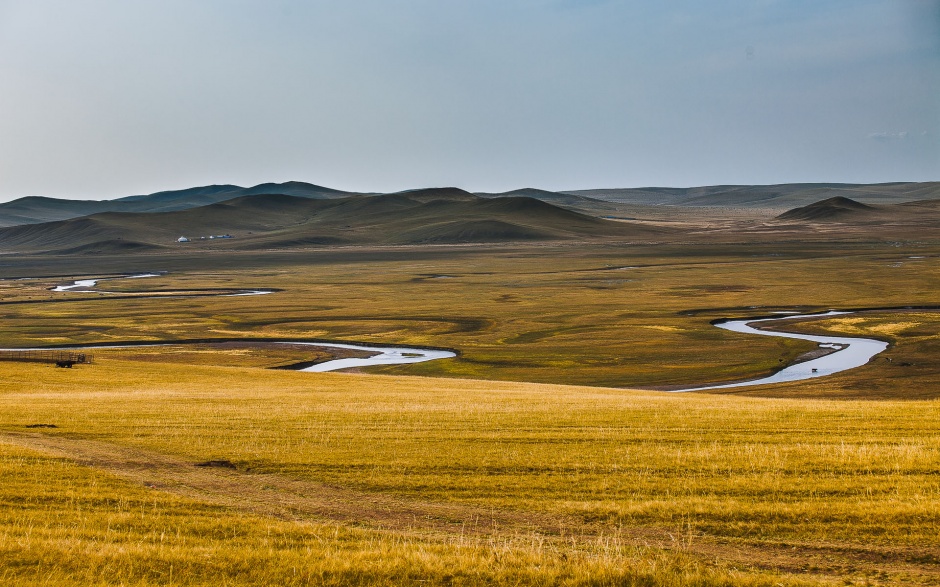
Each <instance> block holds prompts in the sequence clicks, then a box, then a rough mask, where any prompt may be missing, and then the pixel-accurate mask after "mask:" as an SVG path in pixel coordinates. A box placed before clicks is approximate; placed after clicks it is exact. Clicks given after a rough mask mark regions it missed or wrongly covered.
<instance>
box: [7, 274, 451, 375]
mask: <svg viewBox="0 0 940 587" xmlns="http://www.w3.org/2000/svg"><path fill="white" fill-rule="evenodd" d="M161 275H163V274H162V273H141V274H138V275H123V276H118V277H96V278H94V279H79V280H76V281H75V282H74V283H72V284H71V285H60V286H57V287H54V288H52V291H56V292H76V293H77V292H85V293H87V292H94V293H113V292H108V291H102V290H96V289H91V288H93V287H95V286H96V285H98V282H99V281H105V280H111V279H140V278H144V277H160V276H161ZM270 293H274V290H267V289H246V290H239V291H237V292H236V293H226V294H217V295H218V297H240V296H260V295H265V294H270ZM200 295H204V294H200ZM185 296H186V294H180V295H177V296H173V297H185ZM161 297H169V296H161ZM244 342H266V341H259V340H258V339H250V338H246V339H244ZM171 344H173V343H152V344H148V343H144V344H133V345H128V344H123V345H121V344H118V345H89V346H84V347H74V346H71V347H45V348H43V349H0V350H2V351H13V350H26V351H28V350H93V349H118V348H134V347H154V346H169V345H171ZM274 344H294V345H305V346H313V347H320V348H337V349H348V350H355V351H365V352H374V353H376V354H375V355H373V356H371V357H360V358H348V359H334V360H332V361H325V362H323V363H318V364H316V365H311V366H309V367H304V368H300V369H298V371H306V372H315V373H324V372H327V371H337V370H339V369H352V368H355V367H371V366H375V365H408V364H411V363H423V362H425V361H434V360H437V359H450V358H453V357H456V356H457V354H456V353H454V352H451V351H444V350H436V349H415V348H409V347H375V346H363V345H355V344H346V343H330V342H307V341H291V342H286V341H278V342H275V343H274Z"/></svg>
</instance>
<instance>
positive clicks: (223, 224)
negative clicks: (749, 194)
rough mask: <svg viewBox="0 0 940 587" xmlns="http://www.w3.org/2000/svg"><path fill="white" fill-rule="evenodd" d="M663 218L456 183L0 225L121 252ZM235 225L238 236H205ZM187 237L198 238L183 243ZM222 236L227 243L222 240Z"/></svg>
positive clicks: (11, 241) (77, 246) (564, 235)
mask: <svg viewBox="0 0 940 587" xmlns="http://www.w3.org/2000/svg"><path fill="white" fill-rule="evenodd" d="M666 232H668V231H667V230H665V229H662V228H657V227H647V226H642V225H631V224H626V223H618V222H612V221H607V220H602V219H599V218H595V217H592V216H587V215H584V214H580V213H577V212H573V211H571V210H566V209H564V208H560V207H557V206H553V205H551V204H548V203H546V202H542V201H540V200H536V199H534V198H527V197H506V198H497V199H487V198H480V197H479V196H475V195H473V194H471V193H469V192H465V191H463V190H459V189H457V188H442V189H427V190H416V191H412V192H403V193H397V194H386V195H379V196H351V197H346V198H336V199H313V198H309V197H297V196H290V195H283V194H259V195H249V196H242V197H239V198H235V199H231V200H226V201H223V202H217V203H214V204H210V205H207V206H201V207H198V208H190V209H186V210H176V211H170V212H148V213H141V212H103V213H99V214H93V215H90V216H85V217H81V218H73V219H69V220H63V221H55V222H47V223H42V224H29V225H22V226H13V227H7V228H2V229H0V247H2V249H3V250H5V251H19V252H53V253H57V254H67V253H82V252H114V251H120V250H124V249H127V250H134V251H137V250H157V249H160V248H163V247H191V248H199V247H201V246H210V245H209V242H210V241H211V246H221V247H231V248H247V249H254V248H282V247H297V246H309V245H333V244H422V243H478V242H506V241H539V240H559V239H562V240H563V239H598V238H619V239H630V238H641V239H642V238H650V237H654V236H657V235H661V234H664V233H666ZM223 234H231V235H233V236H235V237H236V238H233V239H206V240H202V239H200V237H208V236H218V235H223ZM180 236H187V237H188V238H190V239H192V240H193V241H194V242H190V243H185V244H178V243H176V239H177V238H178V237H180ZM223 240H224V242H223Z"/></svg>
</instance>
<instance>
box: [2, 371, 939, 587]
mask: <svg viewBox="0 0 940 587" xmlns="http://www.w3.org/2000/svg"><path fill="white" fill-rule="evenodd" d="M0 376H2V377H3V381H4V386H3V391H2V392H0V429H2V430H4V431H5V434H4V445H5V447H6V448H4V449H3V454H4V455H5V457H4V463H5V465H4V466H5V467H7V468H8V471H10V474H9V475H7V474H5V475H4V479H7V480H9V481H5V482H4V483H3V485H2V491H3V492H4V494H3V499H4V501H5V502H6V503H8V504H10V505H14V506H15V508H14V509H15V511H17V512H18V513H17V514H16V516H19V518H16V516H14V518H15V519H11V518H7V520H6V521H5V522H4V523H3V524H4V525H3V527H2V528H0V533H2V534H0V535H2V536H4V539H3V540H4V544H6V545H7V546H6V547H4V548H5V549H6V552H7V553H10V556H9V557H7V558H6V560H7V561H10V562H8V564H7V565H6V570H5V572H6V573H7V575H6V577H7V578H9V579H10V580H11V582H12V580H13V579H14V578H18V579H17V580H21V581H23V582H26V583H28V582H29V581H36V580H38V579H41V578H44V577H47V576H55V575H54V572H59V571H61V574H60V578H61V579H62V582H65V583H67V582H68V580H71V581H73V582H77V583H81V582H82V580H80V579H76V577H81V576H84V575H82V574H81V573H83V572H85V571H84V569H85V568H86V567H85V566H83V563H82V562H81V561H82V560H84V558H83V557H85V556H87V553H88V552H94V553H95V555H94V557H92V558H93V560H94V561H97V562H95V563H94V565H99V566H98V567H95V566H94V565H92V566H90V567H88V568H99V569H110V568H115V569H120V572H121V573H124V575H121V576H122V577H125V578H126V581H125V582H126V583H128V584H131V583H135V582H137V583H139V584H146V583H147V582H148V581H150V582H159V581H160V579H159V578H160V577H163V578H164V579H165V578H166V576H167V575H166V574H165V573H167V572H168V567H169V566H173V567H174V568H176V569H178V570H180V572H181V574H178V575H174V577H175V578H174V583H179V584H186V583H190V584H200V582H203V583H206V584H208V583H211V582H212V581H220V580H221V578H224V580H226V581H229V582H230V583H231V584H251V583H252V582H253V581H254V582H255V583H257V582H261V583H263V582H266V581H267V582H276V583H285V584H289V583H290V581H291V580H292V579H291V576H290V574H289V573H288V572H287V571H286V570H285V569H287V568H295V569H299V570H298V572H299V573H300V575H299V576H301V577H304V578H305V579H306V580H308V581H312V582H313V583H316V582H317V581H319V580H320V579H319V578H317V577H323V576H324V575H323V573H327V575H328V576H329V580H324V581H323V582H327V583H329V582H330V581H333V582H334V583H337V584H339V583H342V582H347V583H348V582H352V583H364V584H370V583H376V584H378V583H382V582H388V581H393V582H402V583H418V582H419V581H424V580H427V581H430V582H431V583H436V584H450V583H456V584H488V583H493V584H496V583H505V582H511V583H512V582H515V583H522V584H530V583H536V584H538V583H542V584H545V583H558V584H587V585H604V584H627V585H630V584H639V585H645V584H650V585H652V584H673V585H751V584H754V585H757V584H767V585H773V584H776V583H783V584H790V583H791V582H793V581H796V582H806V583H814V584H815V583H818V582H826V581H828V580H836V579H838V580H839V581H842V580H847V581H849V582H852V581H856V582H859V583H860V584H866V582H869V583H879V582H885V583H895V584H898V583H905V582H920V583H924V584H929V583H931V582H934V581H937V580H938V579H940V574H938V571H940V569H938V562H940V558H938V556H937V555H938V552H940V550H938V547H940V544H938V542H940V540H938V536H940V481H938V479H937V474H936V462H937V457H938V454H940V435H938V434H937V432H936V431H937V430H938V429H940V410H938V409H937V408H938V405H937V402H936V401H926V402H911V401H908V402H873V401H867V402H847V401H840V402H831V401H821V400H803V401H790V400H766V399H746V398H740V397H723V396H702V395H699V396H694V395H680V396H677V395H666V394H661V393H655V392H630V391H621V390H612V389H603V388H577V387H564V386H546V385H534V384H522V383H499V382H486V381H460V380H441V379H426V378H407V377H385V376H367V375H338V374H307V373H291V372H272V371H265V370H258V369H244V368H226V367H184V366H178V365H173V366H160V365H152V364H141V363H132V362H121V361H103V362H101V363H100V364H98V365H94V366H90V367H81V368H77V369H74V370H71V371H68V370H63V369H58V370H57V369H54V368H52V367H45V366H30V365H15V364H0ZM30 424H55V425H56V426H57V428H50V429H39V430H32V429H27V428H25V426H27V425H30ZM33 434H40V435H41V436H39V439H40V440H36V439H35V438H33V437H31V436H30V435H33ZM31 438H32V439H31ZM43 438H52V440H50V441H48V442H45V443H44V442H42V441H41V439H43ZM24 451H28V452H24ZM32 451H39V452H38V453H36V452H32ZM42 454H49V455H60V457H57V458H50V457H47V456H40V455H42ZM61 455H71V458H73V459H76V460H77V461H78V462H84V463H87V465H88V466H90V467H91V469H90V470H89V469H85V468H76V467H75V466H74V465H71V464H68V460H66V461H63V460H62V457H61ZM122 455H123V456H122ZM213 459H214V460H223V459H225V460H230V461H231V462H232V463H234V464H235V465H236V466H237V470H234V471H232V470H228V469H211V470H205V469H199V471H198V475H202V476H205V477H199V476H191V475H196V474H193V473H186V475H182V474H174V473H173V471H174V470H175V469H173V467H183V469H180V470H182V471H190V469H189V467H191V466H192V465H193V464H195V463H197V462H202V461H207V460H213ZM11 463H12V464H11ZM9 467H13V469H9ZM17 467H19V468H18V469H17ZM192 470H195V468H193V469H192ZM53 471H60V472H56V473H52V472H53ZM167 471H169V473H168V472H167ZM206 471H208V472H206ZM111 475H116V476H118V477H123V479H124V481H118V480H116V479H115V478H114V477H112V476H111ZM148 475H149V476H148ZM213 475H216V476H217V477H213ZM73 477H74V478H75V479H76V480H74V481H73V480H69V479H72V478H73ZM14 479H15V480H16V481H13V480H14ZM47 479H56V481H54V482H45V483H43V482H40V480H47ZM78 479H81V480H78ZM173 479H176V481H173ZM20 480H23V481H22V482H21V481H20ZM147 485H154V486H155V488H153V489H150V488H148V487H147ZM70 488H71V489H70ZM298 488H302V489H298ZM324 493H325V494H324ZM174 495H175V496H177V497H173V496H174ZM292 500H293V501H292ZM122 504H123V505H122ZM141 504H145V505H141ZM272 504H273V505H272ZM278 504H281V505H278ZM284 504H287V505H284ZM282 506H283V507H282ZM141 508H143V509H141ZM279 508H280V509H279ZM285 508H286V509H285ZM9 511H13V510H9ZM285 511H286V512H287V514H285ZM151 512H155V514H154V515H151ZM115 516H116V517H115ZM122 516H123V517H122ZM285 517H286V518H289V520H284V519H283V518H285ZM17 520H20V521H17ZM24 520H29V521H28V522H27V521H24ZM82 520H84V521H82ZM117 520H124V525H120V524H117V523H116V521H117ZM480 520H484V523H480ZM205 525H208V526H209V527H211V528H212V529H211V530H210V529H207V528H206V527H205ZM355 526H357V528H353V527H355ZM115 528H120V530H116V529H115ZM337 528H339V529H337ZM158 529H159V532H160V533H162V534H163V536H164V539H166V536H167V535H170V536H174V537H175V538H174V539H173V540H174V542H173V546H172V548H171V547H164V546H160V544H159V542H158V540H157V539H156V537H157V530H158ZM337 532H338V533H337ZM331 533H334V534H335V536H334V534H331ZM266 536H267V537H269V538H265V537H266ZM270 536H275V538H270ZM324 536H326V538H325V537H324ZM331 536H333V537H331ZM311 537H316V538H311ZM314 540H315V541H316V544H315V545H314V544H313V542H314ZM128 543H132V544H133V547H131V546H130V545H129V544H128ZM258 545H261V546H260V547H259V546H258ZM14 546H15V548H14ZM161 549H162V550H161ZM205 552H209V553H211V557H210V558H211V560H213V561H216V563H214V564H213V565H212V566H210V567H209V568H208V570H206V569H203V570H199V569H200V568H202V567H200V564H201V563H200V561H201V560H202V559H201V558H200V557H202V556H204V553H205ZM160 553H163V554H160ZM151 557H156V559H155V560H154V562H152V563H151V562H147V561H149V560H150V559H151ZM218 561H225V562H224V563H218ZM229 564H230V565H232V568H235V569H239V571H238V573H236V572H234V571H228V570H224V569H223V568H228V567H227V566H226V565H229ZM732 568H737V569H738V570H736V571H735V570H732ZM57 569H58V570H57ZM337 569H342V572H339V571H338V570H337ZM240 573H243V575H240ZM777 573H782V574H777ZM2 576H3V575H2V574H0V577H2ZM69 577H71V579H69ZM297 584H303V583H302V582H297ZM423 584H426V583H423Z"/></svg>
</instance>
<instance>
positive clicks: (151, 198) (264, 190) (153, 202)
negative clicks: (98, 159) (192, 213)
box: [0, 181, 353, 226]
mask: <svg viewBox="0 0 940 587" xmlns="http://www.w3.org/2000/svg"><path fill="white" fill-rule="evenodd" d="M258 194H283V195H289V196H297V197H303V198H315V199H321V198H322V199H327V198H342V197H347V196H350V195H353V194H351V193H348V192H343V191H340V190H334V189H332V188H327V187H323V186H318V185H314V184H310V183H304V182H299V181H289V182H285V183H263V184H260V185H256V186H254V187H250V188H243V187H240V186H237V185H211V186H201V187H194V188H188V189H184V190H172V191H165V192H157V193H154V194H148V195H141V196H126V197H123V198H117V199H115V200H66V199H58V198H46V197H42V196H27V197H25V198H19V199H17V200H13V201H12V202H6V203H3V204H0V226H16V225H20V224H38V223H42V222H49V221H54V220H68V219H70V218H78V217H81V216H88V215H90V214H98V213H101V212H171V211H174V210H186V209H189V208H197V207H199V206H207V205H209V204H214V203H216V202H223V201H226V200H231V199H234V198H239V197H242V196H250V195H258Z"/></svg>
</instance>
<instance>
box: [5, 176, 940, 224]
mask: <svg viewBox="0 0 940 587" xmlns="http://www.w3.org/2000/svg"><path fill="white" fill-rule="evenodd" d="M428 189H432V190H434V189H442V188H428ZM453 189H457V188H453ZM422 191H427V190H421V189H419V190H408V191H405V192H399V193H401V194H412V197H413V198H415V197H420V196H419V193H420V192H422ZM460 191H463V190H460ZM464 193H467V192H464ZM258 194H279V195H289V196H297V197H303V198H313V199H336V198H345V197H348V196H351V195H365V194H357V193H352V192H344V191H341V190H336V189H332V188H328V187H323V186H318V185H314V184H310V183H304V182H297V181H290V182H285V183H264V184H260V185H256V186H253V187H250V188H244V187H240V186H236V185H211V186H201V187H193V188H188V189H183V190H171V191H164V192H157V193H154V194H148V195H138V196H127V197H123V198H118V199H115V200H67V199H56V198H46V197H42V196H28V197H25V198H20V199H18V200H14V201H12V202H7V203H4V204H0V227H3V226H16V225H21V224H35V223H42V222H49V221H55V220H67V219H70V218H78V217H81V216H87V215H90V214H98V213H101V212H171V211H176V210H186V209H190V208H197V207H199V206H206V205H209V204H214V203H217V202H224V201H227V200H231V199H234V198H239V197H242V196H248V195H258ZM368 195H377V194H368ZM476 195H477V196H480V197H483V198H488V199H494V198H505V197H517V196H524V197H529V198H534V199H537V200H541V201H543V202H547V203H550V204H553V205H556V206H561V207H564V208H568V209H570V210H575V211H578V212H582V213H585V214H589V215H593V216H620V217H627V218H629V217H633V216H636V215H638V214H645V213H649V212H650V210H649V209H650V208H651V207H654V206H655V207H676V208H677V209H678V208H683V209H684V208H709V207H710V208H736V209H741V210H763V209H766V210H768V211H770V212H772V213H773V214H778V213H780V212H782V211H785V210H789V209H791V208H794V207H799V206H805V205H808V204H811V203H813V202H817V201H821V200H826V199H828V198H832V197H836V196H842V197H846V198H850V199H853V200H855V201H858V202H862V203H865V204H889V203H900V202H908V201H916V200H927V199H932V198H940V182H927V183H890V184H872V185H862V184H859V185H855V184H782V185H769V186H706V187H696V188H629V189H612V190H580V191H566V192H552V191H547V190H540V189H535V188H523V189H519V190H513V191H509V192H502V193H478V194H476ZM657 214H662V211H659V212H657Z"/></svg>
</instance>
